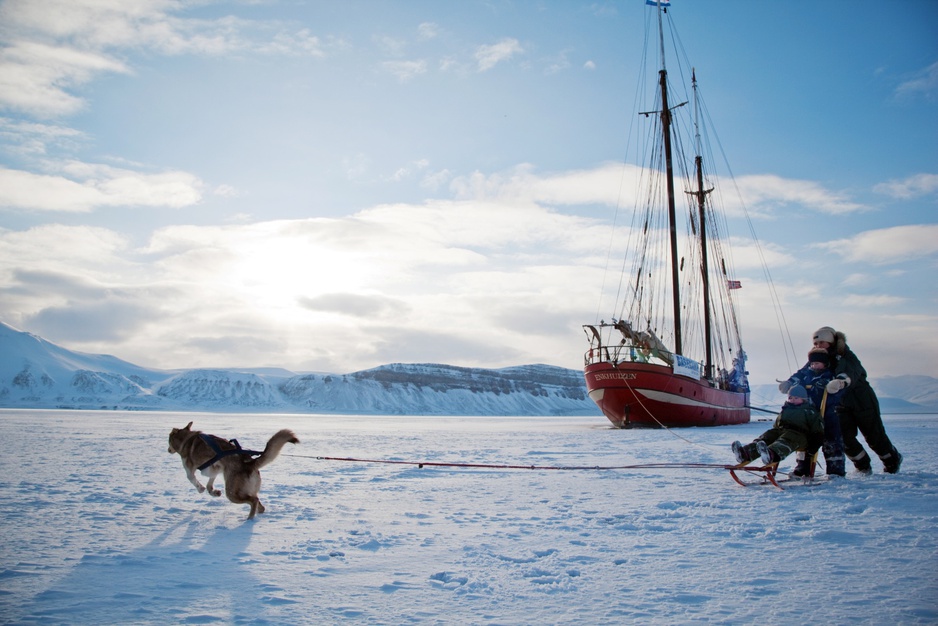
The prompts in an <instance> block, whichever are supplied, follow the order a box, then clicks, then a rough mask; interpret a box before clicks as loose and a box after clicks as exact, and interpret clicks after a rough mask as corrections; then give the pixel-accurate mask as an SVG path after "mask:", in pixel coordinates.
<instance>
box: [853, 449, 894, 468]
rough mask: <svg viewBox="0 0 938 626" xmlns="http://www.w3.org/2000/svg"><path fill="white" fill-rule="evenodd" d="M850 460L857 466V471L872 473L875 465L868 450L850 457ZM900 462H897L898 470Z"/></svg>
mask: <svg viewBox="0 0 938 626" xmlns="http://www.w3.org/2000/svg"><path fill="white" fill-rule="evenodd" d="M850 460H851V461H853V466H854V467H855V468H857V471H858V472H860V473H861V474H872V473H873V465H872V463H871V462H870V455H869V454H867V453H866V450H863V451H862V452H861V453H860V454H858V455H857V456H855V457H850ZM898 469H899V464H898V463H897V464H896V470H897V471H898Z"/></svg>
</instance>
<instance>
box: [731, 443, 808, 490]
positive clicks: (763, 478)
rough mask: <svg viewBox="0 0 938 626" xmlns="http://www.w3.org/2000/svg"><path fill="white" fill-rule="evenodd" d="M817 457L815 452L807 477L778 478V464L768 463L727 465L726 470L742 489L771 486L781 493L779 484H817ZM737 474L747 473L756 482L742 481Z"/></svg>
mask: <svg viewBox="0 0 938 626" xmlns="http://www.w3.org/2000/svg"><path fill="white" fill-rule="evenodd" d="M817 456H818V453H817V452H815V453H814V454H813V455H812V456H811V471H810V473H809V474H808V475H807V476H792V475H790V474H782V477H779V474H778V463H769V464H768V465H762V466H751V465H750V464H751V463H753V462H754V460H755V459H754V460H753V461H746V462H745V463H739V464H738V465H727V466H726V469H728V470H729V472H730V476H732V478H733V480H735V481H736V482H737V483H739V484H740V485H742V486H743V487H750V486H754V485H772V486H774V487H776V488H778V489H781V490H782V491H784V490H785V488H784V487H782V485H781V484H780V483H792V484H804V485H809V484H819V483H820V482H822V481H820V480H818V479H817V478H815V476H814V470H815V468H817ZM737 472H749V474H750V475H754V476H755V477H757V478H758V480H744V479H743V478H741V477H740V475H739V474H737Z"/></svg>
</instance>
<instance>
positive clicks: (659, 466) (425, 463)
mask: <svg viewBox="0 0 938 626" xmlns="http://www.w3.org/2000/svg"><path fill="white" fill-rule="evenodd" d="M282 456H289V457H294V458H299V459H315V460H317V461H343V462H350V463H380V464H386V465H411V466H414V465H415V466H417V467H418V468H421V469H422V468H424V467H460V468H467V469H511V470H515V469H524V470H553V471H585V470H599V471H603V470H625V469H676V468H701V469H731V468H735V467H736V466H735V465H725V464H722V463H635V464H632V465H510V464H501V463H457V462H449V461H401V460H394V459H363V458H357V457H342V456H310V455H303V454H284V455H282Z"/></svg>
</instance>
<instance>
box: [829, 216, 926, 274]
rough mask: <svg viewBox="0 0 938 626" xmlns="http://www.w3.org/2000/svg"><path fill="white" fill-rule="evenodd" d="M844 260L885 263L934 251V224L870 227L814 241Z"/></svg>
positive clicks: (910, 258)
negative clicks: (854, 233) (829, 238)
mask: <svg viewBox="0 0 938 626" xmlns="http://www.w3.org/2000/svg"><path fill="white" fill-rule="evenodd" d="M817 246H818V247H820V248H824V249H827V250H829V251H831V252H834V253H836V254H839V255H840V256H842V257H843V258H845V259H846V260H848V261H853V262H862V263H873V264H885V263H900V262H902V261H909V260H912V259H922V258H927V257H931V256H934V255H936V254H938V224H913V225H909V226H894V227H892V228H882V229H879V230H870V231H866V232H863V233H860V234H858V235H855V236H853V237H850V238H847V239H838V240H836V241H830V242H826V243H820V244H817Z"/></svg>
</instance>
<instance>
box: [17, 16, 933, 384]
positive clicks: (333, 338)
mask: <svg viewBox="0 0 938 626" xmlns="http://www.w3.org/2000/svg"><path fill="white" fill-rule="evenodd" d="M651 10H652V9H651V8H650V7H646V6H645V5H644V3H642V2H640V1H639V0H629V1H628V2H626V1H624V0H619V1H614V2H613V1H608V2H546V1H541V2H535V1H525V2H507V1H500V0H490V1H474V0H465V1H463V2H459V3H441V2H429V1H427V2H421V1H394V0H391V1H383V2H367V1H359V0H343V1H342V2H338V1H336V2H303V1H276V0H271V1H264V0H258V1H245V2H212V1H209V0H199V1H194V2H186V1H170V0H137V1H135V2H133V3H127V2H123V1H122V0H95V1H92V0H61V1H59V0H21V1H17V0H0V138H2V139H0V320H2V321H3V322H5V323H7V324H10V325H12V326H14V327H16V328H18V329H20V330H25V331H29V332H32V333H35V334H38V335H41V336H43V337H44V338H46V339H49V340H50V341H54V342H56V343H59V344H61V345H63V346H65V347H68V348H70V349H73V350H80V351H84V352H92V353H106V354H112V355H115V356H117V357H119V358H122V359H125V360H128V361H131V362H134V363H136V364H139V365H142V366H146V367H154V368H196V367H226V368H235V367H264V366H271V367H284V368H288V369H290V370H293V371H297V372H303V371H318V372H335V373H345V372H351V371H356V370H360V369H365V368H369V367H375V366H378V365H381V364H385V363H392V362H436V363H447V364H452V365H461V366H473V367H505V366H511V365H521V364H528V363H546V364H550V365H558V366H562V367H570V368H580V367H582V364H583V357H582V355H583V352H584V351H585V350H586V349H587V348H588V344H587V339H586V336H585V335H584V333H583V331H582V329H581V326H582V325H583V324H590V323H594V322H596V321H597V320H598V319H600V318H602V319H609V317H610V316H611V315H613V313H614V312H613V311H611V310H610V311H606V310H601V307H602V306H603V303H604V302H605V300H603V296H602V294H601V292H602V290H603V285H607V284H610V283H611V282H614V280H613V279H611V278H610V277H609V275H608V273H607V271H606V267H607V265H608V258H607V249H608V241H609V238H610V233H611V232H613V229H612V225H613V223H614V222H615V221H616V220H617V219H621V217H620V218H617V217H616V207H617V206H618V203H619V197H620V192H621V190H620V188H619V184H620V181H621V170H622V168H623V167H624V166H626V165H628V164H629V163H628V161H627V160H626V158H627V157H626V153H625V150H626V144H627V137H628V133H629V128H630V127H631V125H632V124H633V122H632V120H631V119H630V116H631V115H632V110H633V106H634V104H635V100H636V93H637V85H636V79H637V77H638V75H639V71H638V70H639V66H640V65H641V59H642V55H643V48H644V37H645V35H644V32H645V26H644V25H645V21H646V19H647V16H648V12H649V11H651ZM671 15H672V17H673V19H674V20H675V23H676V26H677V29H678V30H679V31H680V33H681V37H682V43H683V46H684V48H685V50H686V52H687V54H688V56H689V57H691V58H692V59H693V62H694V64H695V66H696V68H697V73H698V77H700V78H701V82H702V83H703V84H704V85H706V87H705V93H706V98H707V106H708V110H709V112H710V114H711V116H712V117H713V119H714V123H715V125H716V127H717V130H718V132H719V138H720V145H721V146H722V149H723V151H724V152H725V153H726V155H727V158H728V160H729V161H730V163H731V165H732V170H733V173H734V175H735V177H736V183H737V185H738V188H739V190H740V193H741V194H742V196H743V200H744V202H745V206H746V207H747V213H746V215H748V218H749V222H751V225H752V230H753V231H754V232H755V234H756V235H757V238H758V242H759V248H758V250H759V251H760V252H755V251H756V250H757V248H755V247H754V246H753V245H751V243H748V244H747V243H745V242H743V241H742V240H740V244H741V245H740V248H741V250H742V252H741V254H740V255H739V256H737V257H736V271H737V278H738V279H739V280H740V281H741V282H742V284H743V289H742V290H740V291H739V292H738V298H739V306H740V311H739V319H740V326H741V329H742V332H743V346H744V348H745V349H746V351H747V352H748V353H749V357H750V361H749V368H750V372H751V378H752V380H753V382H755V383H764V382H770V381H772V380H773V379H778V378H785V377H787V375H788V374H789V373H790V372H791V371H792V369H794V368H796V367H798V366H800V365H801V363H800V362H793V361H792V359H791V357H789V356H788V351H787V349H786V344H787V342H788V339H787V337H790V338H791V341H792V342H793V345H794V346H795V347H796V349H799V350H800V349H803V351H804V353H805V354H806V353H807V350H808V348H809V347H810V337H811V334H812V332H813V331H814V330H815V329H816V328H818V327H819V326H824V325H829V326H833V327H835V328H837V329H839V330H842V331H844V332H845V333H846V334H847V337H848V342H849V344H850V345H851V347H853V349H854V350H855V351H856V352H857V354H858V355H859V356H860V358H861V360H862V361H863V363H864V365H865V366H866V368H867V370H868V371H869V373H870V375H871V376H873V377H876V376H887V375H900V374H924V375H929V376H938V307H936V304H938V302H936V301H938V288H936V280H935V277H934V275H935V269H936V265H938V219H936V217H935V210H936V203H938V150H936V148H935V146H936V145H938V123H936V121H935V120H936V119H938V111H936V109H938V40H936V38H935V37H934V33H935V31H936V27H938V3H935V2H932V1H930V0H911V1H909V2H904V3H901V4H895V3H888V2H881V1H877V2H873V1H869V0H858V1H853V2H846V1H833V2H826V3H818V2H807V1H802V2H791V3H750V2H742V1H736V2H719V3H701V2H682V1H681V0H674V1H673V4H672V8H671ZM746 215H743V214H737V215H735V216H730V227H729V228H730V231H731V232H735V233H744V232H745V233H747V234H748V231H749V225H748V223H747V221H746ZM757 257H761V258H762V259H764V262H765V264H766V266H767V269H768V272H769V275H770V276H771V284H772V285H773V286H774V289H775V292H776V293H777V295H778V298H779V300H780V305H781V313H782V316H783V317H782V318H781V319H783V321H784V323H783V325H782V329H781V330H780V328H779V323H778V320H779V316H778V315H777V314H776V313H775V311H774V309H773V308H772V303H771V298H770V295H769V289H768V287H767V286H766V281H765V272H764V271H763V268H762V267H761V265H760V262H758V260H757ZM798 358H800V355H799V357H798Z"/></svg>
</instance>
